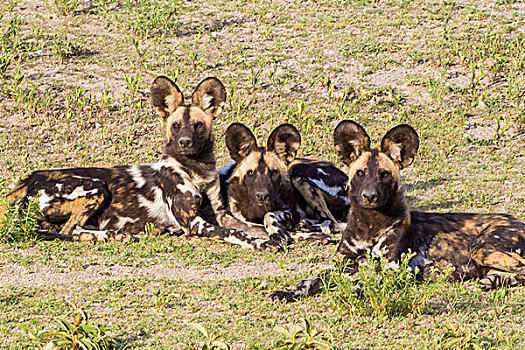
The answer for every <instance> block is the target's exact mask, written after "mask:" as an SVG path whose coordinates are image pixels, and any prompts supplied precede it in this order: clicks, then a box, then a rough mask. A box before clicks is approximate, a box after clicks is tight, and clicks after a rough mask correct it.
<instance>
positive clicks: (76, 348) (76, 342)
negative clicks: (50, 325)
mask: <svg viewBox="0 0 525 350" xmlns="http://www.w3.org/2000/svg"><path fill="white" fill-rule="evenodd" d="M71 306H72V308H73V315H74V316H73V323H70V322H68V321H66V320H65V319H64V318H61V317H57V318H56V321H57V323H58V327H59V328H58V330H42V331H40V332H38V333H37V334H36V335H32V338H34V339H36V340H38V341H40V342H42V343H45V346H44V349H45V350H106V349H123V347H121V346H119V344H118V343H117V341H116V340H115V339H114V338H113V337H110V336H109V335H107V334H106V330H105V329H104V326H103V325H95V324H93V323H92V322H91V320H90V319H89V314H88V313H87V312H86V311H85V310H84V309H83V308H81V307H78V306H77V305H75V304H71Z"/></svg>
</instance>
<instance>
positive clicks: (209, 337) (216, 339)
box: [190, 323, 231, 350]
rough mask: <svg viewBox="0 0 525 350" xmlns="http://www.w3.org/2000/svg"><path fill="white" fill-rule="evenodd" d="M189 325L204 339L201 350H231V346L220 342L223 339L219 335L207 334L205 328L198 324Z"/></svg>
mask: <svg viewBox="0 0 525 350" xmlns="http://www.w3.org/2000/svg"><path fill="white" fill-rule="evenodd" d="M190 325H191V326H192V327H193V328H195V329H196V330H198V331H199V332H201V333H202V334H203V335H204V337H205V338H206V341H205V343H204V344H203V345H202V347H201V350H220V349H223V350H231V346H230V345H229V344H226V343H225V342H223V341H221V339H223V338H224V336H223V335H221V334H215V333H208V331H207V330H206V328H204V327H203V326H202V325H201V324H199V323H190Z"/></svg>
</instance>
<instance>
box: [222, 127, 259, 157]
mask: <svg viewBox="0 0 525 350" xmlns="http://www.w3.org/2000/svg"><path fill="white" fill-rule="evenodd" d="M225 140H226V148H228V152H229V153H230V157H232V159H233V160H234V161H236V162H237V163H239V162H240V161H241V160H243V159H244V158H245V157H247V156H248V155H249V154H250V153H251V152H252V151H253V150H254V149H256V148H257V140H256V139H255V136H253V134H252V132H251V131H250V129H248V127H247V126H246V125H244V124H241V123H233V124H231V125H230V126H228V128H227V129H226V133H225Z"/></svg>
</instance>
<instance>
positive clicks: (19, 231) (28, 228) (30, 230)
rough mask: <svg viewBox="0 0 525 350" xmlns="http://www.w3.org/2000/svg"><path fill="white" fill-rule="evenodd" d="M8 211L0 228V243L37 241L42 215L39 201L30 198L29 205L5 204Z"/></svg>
mask: <svg viewBox="0 0 525 350" xmlns="http://www.w3.org/2000/svg"><path fill="white" fill-rule="evenodd" d="M3 205H5V207H6V210H5V214H4V219H3V221H2V224H1V226H0V242H1V243H7V242H25V241H33V242H34V241H37V240H38V239H39V238H40V237H39V235H38V232H37V230H38V228H39V224H38V218H39V217H40V216H41V215H42V214H41V213H40V209H39V208H38V199H37V198H35V197H29V198H28V201H27V203H24V204H20V203H17V202H10V203H3Z"/></svg>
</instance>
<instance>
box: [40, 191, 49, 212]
mask: <svg viewBox="0 0 525 350" xmlns="http://www.w3.org/2000/svg"><path fill="white" fill-rule="evenodd" d="M39 192H40V197H39V198H38V208H39V209H40V210H41V211H42V210H44V209H45V208H46V207H48V206H49V202H51V200H52V199H53V198H52V197H50V196H48V195H47V193H46V191H45V190H41V191H39Z"/></svg>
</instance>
